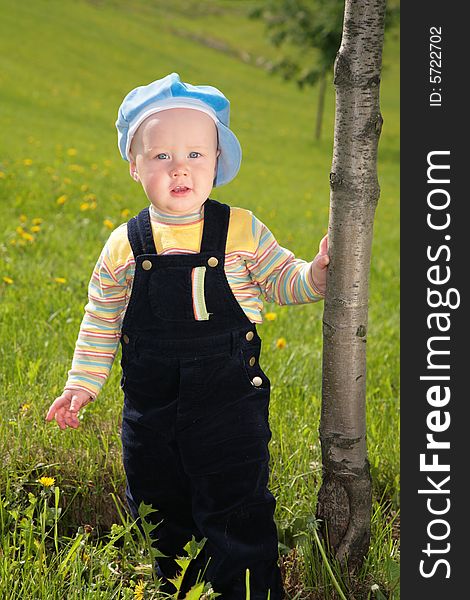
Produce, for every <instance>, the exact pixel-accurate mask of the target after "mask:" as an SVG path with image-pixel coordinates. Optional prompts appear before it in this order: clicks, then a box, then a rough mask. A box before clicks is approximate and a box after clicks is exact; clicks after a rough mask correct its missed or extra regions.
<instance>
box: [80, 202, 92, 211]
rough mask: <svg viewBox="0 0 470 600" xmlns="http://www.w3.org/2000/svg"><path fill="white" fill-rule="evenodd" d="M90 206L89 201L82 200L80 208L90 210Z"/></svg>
mask: <svg viewBox="0 0 470 600" xmlns="http://www.w3.org/2000/svg"><path fill="white" fill-rule="evenodd" d="M89 208H90V205H89V204H88V202H82V203H81V204H80V210H88V209H89Z"/></svg>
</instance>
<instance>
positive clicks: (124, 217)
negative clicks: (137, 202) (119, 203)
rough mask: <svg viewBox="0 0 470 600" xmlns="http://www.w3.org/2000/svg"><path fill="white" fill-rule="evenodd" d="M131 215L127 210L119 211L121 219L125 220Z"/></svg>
mask: <svg viewBox="0 0 470 600" xmlns="http://www.w3.org/2000/svg"><path fill="white" fill-rule="evenodd" d="M130 214H131V211H130V210H129V209H128V208H123V209H122V210H121V217H122V218H123V219H127V217H128V216H129V215H130Z"/></svg>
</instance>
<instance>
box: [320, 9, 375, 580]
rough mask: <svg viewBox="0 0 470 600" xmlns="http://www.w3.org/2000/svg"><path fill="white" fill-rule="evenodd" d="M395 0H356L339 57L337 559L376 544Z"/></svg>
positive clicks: (327, 488)
mask: <svg viewBox="0 0 470 600" xmlns="http://www.w3.org/2000/svg"><path fill="white" fill-rule="evenodd" d="M384 15H385V0H346V2H345V13H344V23H343V36H342V41H341V47H340V49H339V52H338V54H337V57H336V61H335V70H334V85H335V90H336V113H335V134H334V148H333V163H332V169H331V173H330V190H331V193H330V222H329V255H330V264H329V268H328V276H327V293H326V298H325V307H324V315H323V389H322V411H321V421H320V440H321V445H322V461H323V483H322V486H321V489H320V492H319V496H318V506H317V516H318V517H319V518H321V519H322V520H323V521H324V524H326V526H327V530H328V536H329V541H330V545H331V547H332V549H333V550H334V552H335V554H336V556H337V558H339V559H340V560H341V562H343V563H344V562H345V561H346V560H347V564H348V566H349V567H350V568H352V569H354V568H355V567H356V566H358V565H359V564H360V563H361V562H362V560H363V557H364V556H365V553H366V552H367V549H368V547H369V542H370V512H371V480H370V470H369V463H368V460H367V447H366V414H365V412H366V411H365V398H366V339H367V313H368V290H369V270H370V253H371V245H372V231H373V222H374V214H375V208H376V205H377V201H378V198H379V193H380V188H379V184H378V179H377V145H378V140H379V137H380V132H381V128H382V116H381V114H380V105H379V85H380V73H381V64H382V48H383V31H384Z"/></svg>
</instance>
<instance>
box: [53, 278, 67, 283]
mask: <svg viewBox="0 0 470 600" xmlns="http://www.w3.org/2000/svg"><path fill="white" fill-rule="evenodd" d="M54 281H55V282H56V283H67V280H66V279H65V277H54Z"/></svg>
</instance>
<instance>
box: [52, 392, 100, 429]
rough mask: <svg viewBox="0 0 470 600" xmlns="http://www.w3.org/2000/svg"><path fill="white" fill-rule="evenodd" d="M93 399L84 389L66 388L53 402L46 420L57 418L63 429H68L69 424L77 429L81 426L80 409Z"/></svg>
mask: <svg viewBox="0 0 470 600" xmlns="http://www.w3.org/2000/svg"><path fill="white" fill-rule="evenodd" d="M91 400H92V398H91V396H90V394H89V393H88V392H85V391H83V390H65V391H64V393H63V394H62V395H61V396H59V397H58V398H56V399H55V400H54V402H53V403H52V404H51V406H50V408H49V410H48V412H47V415H46V421H52V419H53V418H55V420H56V421H57V424H58V425H59V427H60V428H61V429H66V428H67V426H68V427H73V428H74V429H77V427H78V426H79V421H78V411H79V410H80V409H81V408H82V407H83V406H85V405H86V404H88V403H89V402H91Z"/></svg>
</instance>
